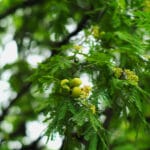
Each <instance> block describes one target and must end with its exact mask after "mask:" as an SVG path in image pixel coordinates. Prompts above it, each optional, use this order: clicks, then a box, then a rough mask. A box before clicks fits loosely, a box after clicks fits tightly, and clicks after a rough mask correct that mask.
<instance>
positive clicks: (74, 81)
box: [70, 78, 82, 87]
mask: <svg viewBox="0 0 150 150" xmlns="http://www.w3.org/2000/svg"><path fill="white" fill-rule="evenodd" d="M80 84H82V81H81V79H80V78H73V79H72V80H71V81H70V86H71V87H75V86H79V85H80Z"/></svg>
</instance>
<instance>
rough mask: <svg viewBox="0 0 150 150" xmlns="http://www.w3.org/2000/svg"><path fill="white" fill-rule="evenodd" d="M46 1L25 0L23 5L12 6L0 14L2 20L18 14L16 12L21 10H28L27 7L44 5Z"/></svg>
mask: <svg viewBox="0 0 150 150" xmlns="http://www.w3.org/2000/svg"><path fill="white" fill-rule="evenodd" d="M44 2H45V0H24V1H23V2H22V3H18V4H16V5H14V6H13V5H12V6H11V7H10V8H9V9H6V10H5V11H4V12H2V13H1V14H0V19H3V18H5V17H7V16H9V15H12V14H13V13H15V12H16V10H18V9H20V8H26V7H31V6H34V5H37V4H41V3H44Z"/></svg>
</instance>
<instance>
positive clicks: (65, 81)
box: [60, 79, 69, 86]
mask: <svg viewBox="0 0 150 150" xmlns="http://www.w3.org/2000/svg"><path fill="white" fill-rule="evenodd" d="M68 83H69V80H68V79H63V80H61V82H60V85H61V86H64V85H66V84H68Z"/></svg>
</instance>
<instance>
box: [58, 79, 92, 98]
mask: <svg viewBox="0 0 150 150" xmlns="http://www.w3.org/2000/svg"><path fill="white" fill-rule="evenodd" d="M81 84H82V81H81V79H80V78H73V79H71V80H68V79H63V80H61V82H60V85H61V89H62V91H66V92H68V93H70V94H71V96H72V97H74V98H79V97H80V98H83V99H85V98H87V97H88V96H89V93H90V91H91V87H90V86H88V85H85V86H83V87H80V85H81Z"/></svg>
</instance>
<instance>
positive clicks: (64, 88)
mask: <svg viewBox="0 0 150 150" xmlns="http://www.w3.org/2000/svg"><path fill="white" fill-rule="evenodd" d="M62 89H63V90H62V91H64V92H70V87H69V86H68V85H63V86H62Z"/></svg>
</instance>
